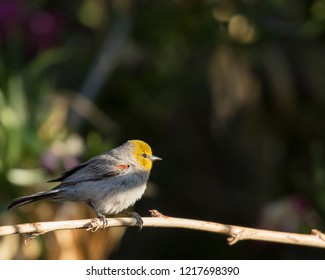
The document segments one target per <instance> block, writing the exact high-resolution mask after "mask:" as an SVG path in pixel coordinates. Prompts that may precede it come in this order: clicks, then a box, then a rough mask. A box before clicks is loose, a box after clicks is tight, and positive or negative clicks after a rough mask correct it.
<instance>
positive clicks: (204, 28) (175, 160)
mask: <svg viewBox="0 0 325 280" xmlns="http://www.w3.org/2000/svg"><path fill="white" fill-rule="evenodd" d="M324 7H325V1H324V0H315V1H306V0H299V1H293V0H285V1H277V0H269V1H254V0H241V1H235V0H230V1H229V0H228V1H225V0H216V1H213V0H206V1H182V0H177V1H149V0H148V1H128V0H123V1H101V0H86V1H69V2H68V3H67V1H61V0H59V1H53V0H44V1H28V2H26V1H22V0H14V1H10V0H3V1H2V2H0V174H1V185H2V187H1V188H0V194H1V197H3V200H1V202H0V208H1V209H4V208H5V205H6V202H7V201H9V200H10V199H11V198H13V197H15V196H16V195H18V194H19V195H20V194H22V193H31V192H32V191H33V190H34V189H35V188H37V189H44V185H41V183H42V182H44V181H46V179H45V178H47V177H49V176H54V174H56V173H60V172H61V171H62V170H63V169H66V168H68V167H71V166H72V165H73V164H76V163H77V162H78V161H79V160H83V159H86V158H88V157H90V156H93V155H95V154H98V153H101V152H103V151H105V150H107V149H110V148H112V147H114V146H116V145H119V144H120V143H122V142H124V141H125V140H127V139H134V138H139V139H143V140H145V141H147V142H149V143H150V144H151V146H152V147H153V150H154V153H155V154H157V155H158V156H161V157H162V158H163V159H164V161H163V162H161V163H159V164H157V165H155V166H154V170H153V172H152V176H151V182H152V184H150V186H149V190H148V196H147V197H145V198H143V199H142V200H141V202H139V203H138V204H137V205H136V208H137V210H138V211H139V213H141V214H142V215H146V213H147V212H146V211H147V210H148V209H152V208H157V209H158V210H160V211H161V212H162V213H165V214H166V215H170V216H178V217H188V218H197V219H203V220H212V221H218V222H224V223H229V224H239V225H244V226H255V227H262V228H269V229H275V230H289V231H295V232H304V233H307V232H309V231H310V229H311V228H314V227H316V228H319V229H320V230H322V229H324V222H323V217H324V215H325V147H324V141H325V130H324V120H325V113H324V112H325V110H324V106H325V95H324V88H325V79H324V73H325V69H324V68H325V48H324V31H325V22H324V20H325V8H324ZM103 64H104V65H103ZM96 71H97V72H96ZM94 73H95V74H96V75H94ZM103 81H104V82H103ZM89 85H92V86H90V87H89ZM17 178H18V179H17ZM28 178H31V179H30V180H27V179H28ZM24 181H26V182H25V183H23V182H24ZM23 185H24V186H27V187H28V188H24V189H21V188H19V186H23ZM47 207H51V206H47ZM59 208H60V206H58V209H59ZM42 209H43V208H42ZM48 209H50V210H49V211H48V212H49V213H52V212H51V211H52V210H53V209H52V208H48ZM64 209H65V208H64ZM21 211H22V212H23V213H25V216H24V221H26V222H27V221H32V218H31V216H30V215H31V214H30V212H28V218H26V212H24V210H21ZM53 211H54V210H53ZM43 212H44V211H43ZM20 213H21V212H20ZM57 213H59V210H58V212H57ZM6 215H9V214H7V213H6V212H3V213H2V214H1V216H0V218H1V219H5V217H6ZM15 215H18V212H15ZM37 217H39V216H36V217H35V218H37ZM42 238H44V239H46V238H47V237H46V236H45V237H42ZM57 238H58V237H57ZM86 238H88V239H91V238H95V237H94V236H93V235H89V236H87V237H86ZM58 240H59V238H58ZM89 242H90V241H89ZM58 244H59V242H58ZM58 244H57V245H55V246H56V247H58V246H59V245H58ZM189 244H191V246H190V245H189ZM0 247H1V246H0ZM105 248H106V247H105V246H102V250H105ZM152 248H155V250H152ZM38 250H39V251H37V252H38V253H37V254H36V253H35V255H32V256H33V257H36V258H47V257H49V255H48V254H49V253H48V252H46V246H45V247H42V248H41V249H40V248H39V249H38ZM42 250H43V251H42ZM62 250H64V249H62ZM0 252H1V250H0ZM110 252H111V250H107V257H110V258H130V259H151V258H153V259H155V258H157V259H165V258H168V259H177V258H184V259H197V258H198V259H219V258H220V259H224V258H229V259H268V258H271V259H276V258H311V259H315V258H323V257H324V253H323V252H322V251H321V250H317V249H309V248H293V247H290V246H284V245H273V244H262V243H256V242H243V243H242V244H239V245H236V246H234V247H231V248H229V247H228V246H227V245H226V242H225V238H224V237H220V236H215V235H210V234H206V233H196V232H189V231H178V230H170V229H158V230H157V229H144V230H143V231H142V232H141V233H140V234H139V233H135V232H134V231H132V230H128V231H127V232H126V234H125V236H124V237H123V239H122V241H121V244H120V247H119V249H118V250H117V251H116V252H114V253H113V254H111V253H110ZM102 255H104V256H105V251H103V252H102ZM19 256H20V257H22V258H23V257H24V256H25V257H26V255H22V254H20V255H14V256H11V257H12V258H19ZM52 257H53V256H52Z"/></svg>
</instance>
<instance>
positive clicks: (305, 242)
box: [0, 210, 325, 248]
mask: <svg viewBox="0 0 325 280" xmlns="http://www.w3.org/2000/svg"><path fill="white" fill-rule="evenodd" d="M151 213H152V215H153V216H154V217H146V218H143V227H166V228H184V229H192V230H199V231H207V232H214V233H219V234H224V235H227V236H228V239H227V240H228V243H229V245H233V244H235V243H237V242H238V241H240V240H260V241H267V242H275V243H286V244H292V245H300V246H311V247H319V248H325V235H324V234H323V233H321V232H320V231H318V230H315V229H313V230H312V232H311V234H298V233H289V232H280V231H270V230H262V229H256V228H248V227H240V226H234V225H226V224H220V223H213V222H207V221H200V220H191V219H181V218H173V217H168V216H164V215H162V214H160V213H159V212H158V211H156V210H152V211H151ZM106 220H107V222H106V226H105V227H120V226H128V227H134V226H136V220H135V219H134V218H107V219H106ZM99 227H101V221H100V220H99V219H85V220H70V221H58V222H40V223H27V224H18V225H12V226H2V227H0V236H3V235H11V234H23V235H24V236H25V238H26V240H27V241H28V240H29V239H32V238H35V237H37V236H38V235H40V234H44V233H47V232H50V231H56V230H68V229H70V230H71V229H86V230H91V231H96V230H97V229H98V228H99Z"/></svg>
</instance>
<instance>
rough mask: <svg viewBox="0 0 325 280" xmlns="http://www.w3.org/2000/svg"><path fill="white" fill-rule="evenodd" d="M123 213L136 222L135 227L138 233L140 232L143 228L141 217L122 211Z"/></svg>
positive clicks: (135, 213) (134, 213)
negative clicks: (137, 228)
mask: <svg viewBox="0 0 325 280" xmlns="http://www.w3.org/2000/svg"><path fill="white" fill-rule="evenodd" d="M124 213H125V214H127V215H128V216H130V217H132V218H134V219H135V220H136V223H135V225H136V226H137V227H139V231H140V230H141V229H142V227H143V220H142V218H141V216H140V215H139V214H138V213H137V212H132V211H124Z"/></svg>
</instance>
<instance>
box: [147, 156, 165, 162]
mask: <svg viewBox="0 0 325 280" xmlns="http://www.w3.org/2000/svg"><path fill="white" fill-rule="evenodd" d="M150 159H151V161H156V160H162V158H160V157H156V156H151V157H150Z"/></svg>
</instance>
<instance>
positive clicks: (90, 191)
mask: <svg viewBox="0 0 325 280" xmlns="http://www.w3.org/2000/svg"><path fill="white" fill-rule="evenodd" d="M155 160H161V158H159V157H156V156H154V155H152V152H151V148H150V146H149V145H148V144H147V143H145V142H143V141H140V140H129V141H127V142H126V143H124V144H123V145H121V146H119V147H116V148H114V149H112V150H110V151H108V152H106V153H103V154H100V155H98V156H96V157H93V158H91V159H89V160H88V161H86V162H84V163H81V164H80V165H78V166H76V167H74V168H72V169H70V170H67V171H65V172H64V173H63V174H62V176H61V177H60V178H57V179H54V180H50V181H49V182H61V183H60V184H59V185H58V186H56V187H55V188H53V189H51V190H49V191H42V192H38V193H35V194H32V195H29V196H23V197H19V198H16V199H15V200H14V201H12V202H10V203H9V205H8V208H7V209H8V210H10V209H14V208H16V207H20V206H22V205H25V204H28V203H31V202H35V201H38V200H43V199H49V200H56V201H83V202H86V203H87V204H88V205H89V206H90V208H91V209H93V210H94V211H95V213H96V215H97V217H98V218H100V219H101V220H102V221H103V227H104V226H105V221H106V220H105V216H104V214H108V215H109V214H117V213H120V212H122V211H123V210H125V209H127V208H128V207H130V206H132V205H133V204H134V203H135V202H136V201H137V200H138V199H140V198H141V197H142V195H143V193H144V191H145V189H146V186H147V181H148V178H149V174H150V170H151V167H152V163H153V161H155ZM127 213H128V214H129V215H131V216H132V217H134V218H136V220H137V225H138V226H139V227H140V228H141V227H142V224H143V221H142V218H141V216H140V215H139V214H137V213H136V212H127Z"/></svg>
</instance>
